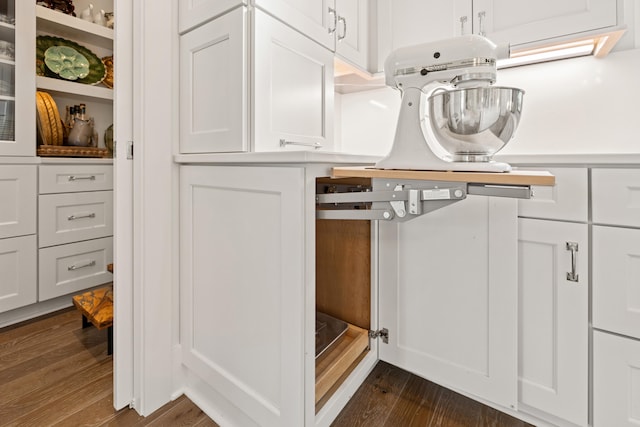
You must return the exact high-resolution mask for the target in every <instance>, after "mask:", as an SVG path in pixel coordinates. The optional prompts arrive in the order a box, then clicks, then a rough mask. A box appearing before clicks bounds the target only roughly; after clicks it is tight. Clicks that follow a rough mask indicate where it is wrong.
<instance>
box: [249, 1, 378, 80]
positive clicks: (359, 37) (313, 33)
mask: <svg viewBox="0 0 640 427" xmlns="http://www.w3.org/2000/svg"><path fill="white" fill-rule="evenodd" d="M372 3H373V2H370V1H369V0H322V1H317V0H304V1H300V0H256V6H257V7H259V8H261V9H264V10H265V11H267V12H268V13H269V14H271V15H273V16H275V17H276V18H278V19H280V20H281V21H283V22H285V23H286V24H287V25H289V26H291V27H293V28H294V29H296V30H297V31H299V32H301V33H302V34H304V35H305V36H307V37H309V38H311V39H313V40H315V41H316V42H318V43H320V44H321V45H323V46H325V47H326V48H328V49H330V50H331V51H334V52H335V53H336V54H337V55H338V56H339V57H340V58H341V59H343V60H345V61H346V62H348V63H350V64H351V65H354V66H356V67H358V68H360V69H362V70H369V69H370V66H369V51H368V50H369V38H370V37H369V36H370V32H369V30H370V25H369V21H370V13H369V11H370V4H372Z"/></svg>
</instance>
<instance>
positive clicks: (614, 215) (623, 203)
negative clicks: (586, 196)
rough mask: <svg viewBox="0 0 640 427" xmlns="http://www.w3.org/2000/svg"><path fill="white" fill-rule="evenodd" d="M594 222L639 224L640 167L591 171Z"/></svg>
mask: <svg viewBox="0 0 640 427" xmlns="http://www.w3.org/2000/svg"><path fill="white" fill-rule="evenodd" d="M591 186H592V188H591V192H592V196H591V197H592V198H593V222H594V223H598V224H610V225H626V226H630V227H640V169H593V170H592V171H591Z"/></svg>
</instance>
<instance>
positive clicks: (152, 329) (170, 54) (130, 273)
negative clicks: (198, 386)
mask: <svg viewBox="0 0 640 427" xmlns="http://www.w3.org/2000/svg"><path fill="white" fill-rule="evenodd" d="M115 2H116V8H117V9H118V13H117V16H118V18H117V24H116V51H117V54H116V56H115V62H116V79H115V84H116V94H117V96H116V101H115V108H116V112H115V117H116V121H117V124H118V126H117V127H116V129H115V134H116V139H117V157H116V159H114V163H115V170H116V178H115V182H116V196H115V197H116V213H115V221H116V228H115V238H116V249H115V261H114V263H115V264H114V265H115V270H114V271H115V272H116V275H115V277H114V283H115V292H114V298H115V301H114V306H115V312H114V316H115V321H114V325H115V328H114V406H115V407H116V408H121V407H124V406H126V405H127V404H128V405H129V406H131V407H132V408H134V409H135V410H136V411H138V412H139V413H140V414H141V415H145V416H146V415H149V414H151V413H152V412H153V411H155V410H156V409H158V408H159V407H160V406H162V405H164V404H165V403H167V402H169V401H170V400H171V399H172V398H174V397H176V396H177V395H179V394H180V390H181V389H182V385H181V384H182V381H181V377H179V375H178V374H177V373H176V370H175V369H174V368H175V366H176V357H175V354H176V353H177V350H176V347H178V346H179V338H178V336H179V333H178V320H177V319H178V311H179V308H178V288H177V281H178V279H177V265H178V262H177V254H178V250H177V249H176V243H175V242H177V241H178V231H177V230H178V227H177V224H178V219H177V212H178V207H177V202H175V200H176V199H175V198H174V195H177V191H178V167H177V166H176V165H175V164H174V163H173V152H174V145H175V141H177V138H178V135H177V129H178V126H177V122H178V121H177V113H178V110H177V107H176V105H177V102H174V101H175V98H176V93H177V92H176V90H175V87H176V85H177V76H178V66H177V61H172V58H177V52H178V48H177V42H178V36H177V34H178V29H177V19H176V17H177V2H176V1H174V0H141V1H135V2H131V1H127V0H115ZM128 141H133V142H134V146H135V149H134V150H133V159H127V145H128Z"/></svg>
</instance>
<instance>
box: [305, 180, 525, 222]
mask: <svg viewBox="0 0 640 427" xmlns="http://www.w3.org/2000/svg"><path fill="white" fill-rule="evenodd" d="M372 181H373V186H372V191H360V192H345V193H327V194H317V195H316V218H318V219H352V220H356V219H368V220H385V221H391V220H395V221H399V222H404V221H408V220H410V219H413V218H417V217H419V216H421V215H424V214H425V213H428V212H432V211H434V210H437V209H440V208H443V207H446V206H449V205H451V204H452V203H455V202H459V201H461V200H464V199H465V198H466V197H467V194H471V195H480V196H494V197H510V198H519V199H528V198H530V197H531V187H530V186H528V185H492V184H478V183H461V182H442V181H414V180H410V181H405V180H393V179H391V180H390V179H373V180H372Z"/></svg>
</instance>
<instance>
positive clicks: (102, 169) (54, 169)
mask: <svg viewBox="0 0 640 427" xmlns="http://www.w3.org/2000/svg"><path fill="white" fill-rule="evenodd" d="M97 190H113V166H112V165H41V166H40V194H49V193H71V192H77V191H97Z"/></svg>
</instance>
